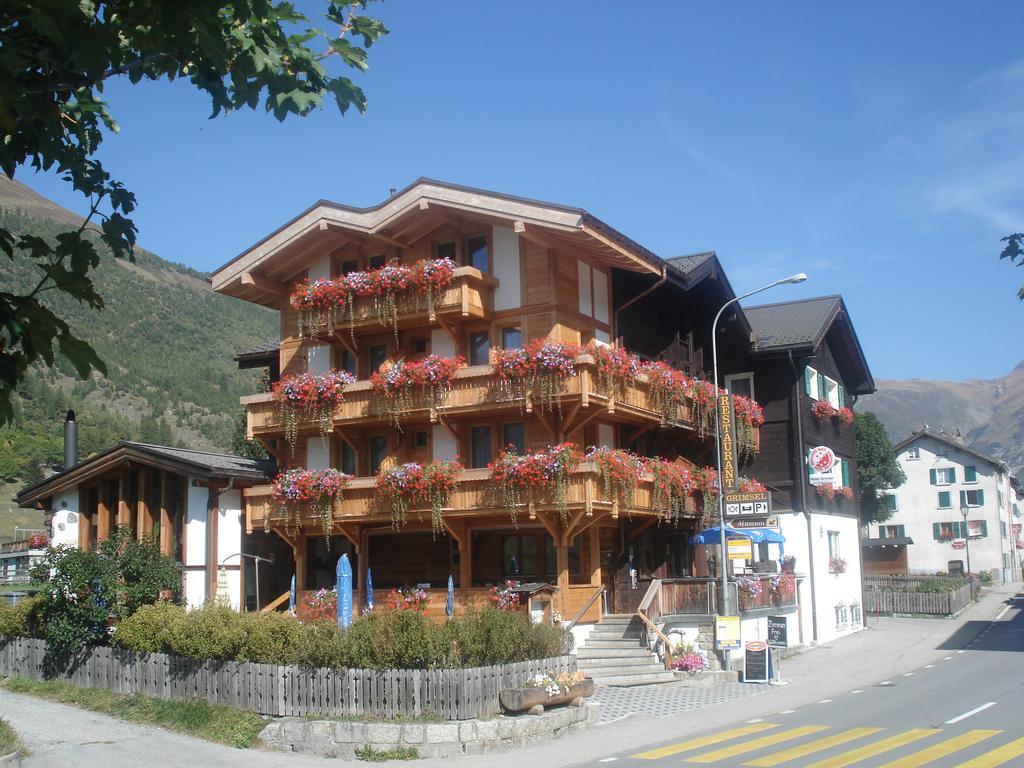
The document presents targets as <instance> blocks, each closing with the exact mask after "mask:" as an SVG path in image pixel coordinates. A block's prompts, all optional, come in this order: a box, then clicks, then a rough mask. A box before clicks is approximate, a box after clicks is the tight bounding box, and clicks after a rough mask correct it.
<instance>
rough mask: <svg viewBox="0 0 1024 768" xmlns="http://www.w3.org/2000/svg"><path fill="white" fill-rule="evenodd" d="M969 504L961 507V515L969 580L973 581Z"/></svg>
mask: <svg viewBox="0 0 1024 768" xmlns="http://www.w3.org/2000/svg"><path fill="white" fill-rule="evenodd" d="M970 511H971V510H970V508H969V507H968V506H967V503H966V502H965V503H963V504H961V505H960V514H961V515H963V518H964V551H965V552H966V553H967V580H968V581H970V580H971V532H970V531H969V530H967V515H968V513H969V512H970Z"/></svg>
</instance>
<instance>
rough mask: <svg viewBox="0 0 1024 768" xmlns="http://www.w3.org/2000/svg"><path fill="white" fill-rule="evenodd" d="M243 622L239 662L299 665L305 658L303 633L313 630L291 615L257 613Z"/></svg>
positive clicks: (245, 618)
mask: <svg viewBox="0 0 1024 768" xmlns="http://www.w3.org/2000/svg"><path fill="white" fill-rule="evenodd" d="M241 624H242V630H243V632H244V636H243V640H242V646H241V648H240V649H239V651H238V656H237V659H238V661H252V662H255V663H257V664H295V663H297V662H298V661H299V659H300V658H301V657H302V655H303V652H304V649H305V646H306V643H305V642H303V639H304V638H303V636H304V635H306V634H309V632H308V630H307V629H306V627H305V626H304V625H303V624H300V623H299V622H297V621H296V620H295V619H293V618H292V617H291V616H288V615H287V614H284V613H277V612H274V611H271V612H268V613H253V614H248V615H246V616H245V617H244V621H242V622H241ZM335 642H337V630H335ZM317 666H327V665H317Z"/></svg>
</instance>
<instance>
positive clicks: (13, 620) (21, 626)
mask: <svg viewBox="0 0 1024 768" xmlns="http://www.w3.org/2000/svg"><path fill="white" fill-rule="evenodd" d="M41 604H42V598H41V597H40V596H38V595H36V596H35V597H28V598H25V599H23V600H19V601H18V602H17V603H9V602H7V601H6V600H0V635H6V636H8V637H35V636H36V635H37V634H38V633H39V632H40V630H41V629H42V617H41V616H40V614H39V609H40V606H41Z"/></svg>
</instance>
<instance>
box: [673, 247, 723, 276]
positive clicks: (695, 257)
mask: <svg viewBox="0 0 1024 768" xmlns="http://www.w3.org/2000/svg"><path fill="white" fill-rule="evenodd" d="M717 258H718V255H717V254H716V253H715V252H714V251H702V252H701V253H691V254H689V255H686V256H670V257H669V258H668V259H666V261H668V263H669V264H671V265H672V266H673V267H675V268H676V269H678V270H679V271H680V272H683V273H684V274H686V275H690V274H692V273H694V272H696V270H697V268H698V267H700V266H702V265H704V264H708V263H709V262H710V261H712V260H713V259H717Z"/></svg>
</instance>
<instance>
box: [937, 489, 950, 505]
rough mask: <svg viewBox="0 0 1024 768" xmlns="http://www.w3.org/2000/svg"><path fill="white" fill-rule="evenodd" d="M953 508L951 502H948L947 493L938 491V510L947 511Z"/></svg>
mask: <svg viewBox="0 0 1024 768" xmlns="http://www.w3.org/2000/svg"><path fill="white" fill-rule="evenodd" d="M952 506H953V502H952V501H950V493H949V491H939V509H949V508H950V507H952Z"/></svg>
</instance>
